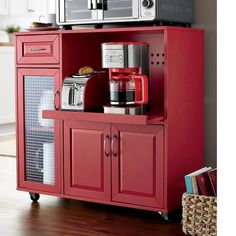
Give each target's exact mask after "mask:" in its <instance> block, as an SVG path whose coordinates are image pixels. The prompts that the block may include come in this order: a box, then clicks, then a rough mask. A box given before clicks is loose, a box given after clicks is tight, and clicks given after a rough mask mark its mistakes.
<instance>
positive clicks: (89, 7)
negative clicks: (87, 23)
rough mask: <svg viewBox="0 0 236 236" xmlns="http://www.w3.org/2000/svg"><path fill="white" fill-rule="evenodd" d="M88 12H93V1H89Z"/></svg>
mask: <svg viewBox="0 0 236 236" xmlns="http://www.w3.org/2000/svg"><path fill="white" fill-rule="evenodd" d="M88 10H93V3H92V0H88Z"/></svg>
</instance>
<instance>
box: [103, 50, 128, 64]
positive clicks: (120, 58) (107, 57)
mask: <svg viewBox="0 0 236 236" xmlns="http://www.w3.org/2000/svg"><path fill="white" fill-rule="evenodd" d="M110 67H113V68H123V67H125V55H124V50H104V53H103V68H110Z"/></svg>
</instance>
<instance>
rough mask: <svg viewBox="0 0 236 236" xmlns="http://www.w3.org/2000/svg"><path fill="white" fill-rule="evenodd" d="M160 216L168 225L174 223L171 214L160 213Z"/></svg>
mask: <svg viewBox="0 0 236 236" xmlns="http://www.w3.org/2000/svg"><path fill="white" fill-rule="evenodd" d="M159 214H160V216H161V218H162V219H164V220H165V221H166V222H167V223H171V222H172V220H171V217H170V214H168V213H163V212H159Z"/></svg>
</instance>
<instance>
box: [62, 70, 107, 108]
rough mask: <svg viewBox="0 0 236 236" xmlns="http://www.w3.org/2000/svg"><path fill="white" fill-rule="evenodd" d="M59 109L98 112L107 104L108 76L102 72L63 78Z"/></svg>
mask: <svg viewBox="0 0 236 236" xmlns="http://www.w3.org/2000/svg"><path fill="white" fill-rule="evenodd" d="M61 94H62V96H61V109H62V110H74V111H98V110H102V109H103V106H104V105H106V104H107V103H108V95H109V93H108V76H107V74H106V73H104V72H97V73H94V74H89V75H84V76H77V75H72V76H70V77H67V78H65V80H64V82H63V86H62V92H61Z"/></svg>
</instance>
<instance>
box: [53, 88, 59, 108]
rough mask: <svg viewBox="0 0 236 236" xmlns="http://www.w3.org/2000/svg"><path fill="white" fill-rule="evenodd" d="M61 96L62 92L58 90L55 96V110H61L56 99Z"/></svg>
mask: <svg viewBox="0 0 236 236" xmlns="http://www.w3.org/2000/svg"><path fill="white" fill-rule="evenodd" d="M59 95H60V92H59V91H58V90H56V92H55V94H54V108H55V110H59V109H60V105H57V103H56V99H57V97H58V96H59Z"/></svg>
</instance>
